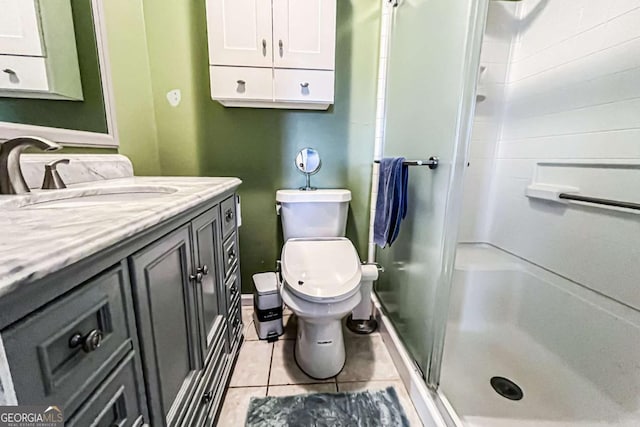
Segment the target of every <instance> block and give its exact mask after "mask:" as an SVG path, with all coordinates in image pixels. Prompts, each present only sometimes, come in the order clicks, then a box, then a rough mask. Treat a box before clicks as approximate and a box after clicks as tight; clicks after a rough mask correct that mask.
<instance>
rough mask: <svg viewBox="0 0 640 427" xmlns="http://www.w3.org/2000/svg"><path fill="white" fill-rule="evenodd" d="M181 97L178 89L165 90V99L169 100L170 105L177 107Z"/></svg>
mask: <svg viewBox="0 0 640 427" xmlns="http://www.w3.org/2000/svg"><path fill="white" fill-rule="evenodd" d="M181 99H182V94H181V93H180V89H174V90H170V91H169V92H167V101H169V105H171V106H172V107H177V106H178V105H179V104H180V100H181Z"/></svg>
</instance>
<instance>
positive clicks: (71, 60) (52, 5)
mask: <svg viewBox="0 0 640 427" xmlns="http://www.w3.org/2000/svg"><path fill="white" fill-rule="evenodd" d="M0 97H7V98H42V99H64V100H73V101H80V100H82V99H83V96H82V81H81V79H80V66H79V62H78V51H77V48H76V36H75V30H74V25H73V10H72V8H71V0H0Z"/></svg>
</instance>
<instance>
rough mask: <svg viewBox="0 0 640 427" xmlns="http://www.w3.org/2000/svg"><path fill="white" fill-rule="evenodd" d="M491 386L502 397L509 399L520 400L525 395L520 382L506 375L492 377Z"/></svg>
mask: <svg viewBox="0 0 640 427" xmlns="http://www.w3.org/2000/svg"><path fill="white" fill-rule="evenodd" d="M490 382H491V387H493V389H494V390H495V391H496V393H498V394H499V395H500V396H502V397H506V398H507V399H509V400H520V399H522V398H523V397H524V393H523V392H522V389H521V388H520V387H519V386H518V384H516V383H514V382H513V381H511V380H510V379H508V378H505V377H493V378H491V381H490Z"/></svg>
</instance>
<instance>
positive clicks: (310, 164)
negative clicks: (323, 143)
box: [295, 147, 322, 191]
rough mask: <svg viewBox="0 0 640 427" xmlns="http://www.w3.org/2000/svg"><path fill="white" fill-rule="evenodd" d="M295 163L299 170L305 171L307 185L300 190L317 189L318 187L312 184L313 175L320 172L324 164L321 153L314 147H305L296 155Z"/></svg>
mask: <svg viewBox="0 0 640 427" xmlns="http://www.w3.org/2000/svg"><path fill="white" fill-rule="evenodd" d="M295 164H296V167H297V168H298V170H299V171H300V172H301V173H303V174H304V175H305V178H306V185H305V186H304V187H300V190H302V191H313V190H317V188H315V187H312V186H311V175H314V174H316V173H318V171H319V170H320V166H322V161H321V160H320V153H318V151H317V150H315V149H313V148H309V147H307V148H303V149H302V150H300V152H298V154H297V155H296V159H295Z"/></svg>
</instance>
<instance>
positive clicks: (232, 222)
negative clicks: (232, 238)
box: [220, 195, 236, 240]
mask: <svg viewBox="0 0 640 427" xmlns="http://www.w3.org/2000/svg"><path fill="white" fill-rule="evenodd" d="M220 210H221V212H220V218H222V239H223V240H224V239H226V238H227V236H229V235H230V234H231V233H233V230H235V228H236V196H235V195H234V196H231V197H229V198H228V199H226V200H225V201H224V202H222V203H221V204H220Z"/></svg>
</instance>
